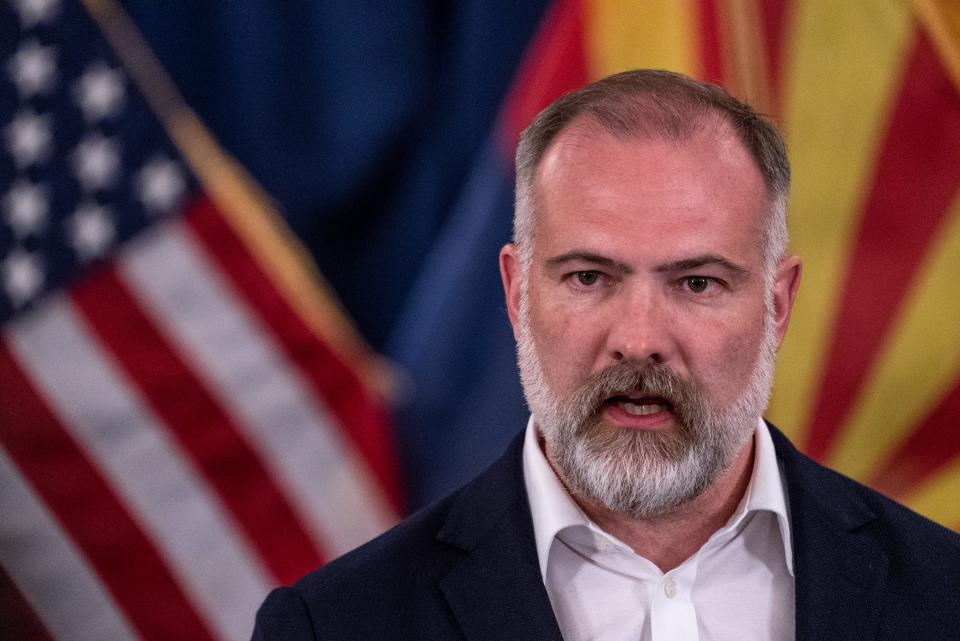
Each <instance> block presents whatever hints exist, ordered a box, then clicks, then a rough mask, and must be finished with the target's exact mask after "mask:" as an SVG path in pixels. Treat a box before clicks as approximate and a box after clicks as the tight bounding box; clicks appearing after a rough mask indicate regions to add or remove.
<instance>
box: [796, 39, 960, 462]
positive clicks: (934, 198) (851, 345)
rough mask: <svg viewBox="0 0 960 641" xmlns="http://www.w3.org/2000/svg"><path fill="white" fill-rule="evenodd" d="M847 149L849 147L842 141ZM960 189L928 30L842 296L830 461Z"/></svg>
mask: <svg viewBox="0 0 960 641" xmlns="http://www.w3.org/2000/svg"><path fill="white" fill-rule="evenodd" d="M832 143H833V144H843V143H842V141H832ZM958 186H960V98H958V96H957V93H956V90H955V89H954V87H953V85H952V83H951V80H950V77H949V76H948V75H947V73H946V72H945V70H944V69H943V67H942V65H941V62H940V59H939V57H938V56H937V53H936V51H935V50H934V48H933V45H932V44H931V43H930V41H929V40H928V39H927V38H926V37H925V35H923V34H922V33H921V34H920V35H919V36H918V38H917V41H916V44H915V47H914V50H913V52H912V54H911V57H910V61H909V65H908V67H907V74H906V76H905V79H904V83H903V86H902V87H901V91H900V95H899V97H898V99H897V105H896V108H895V111H894V113H893V118H892V121H891V123H890V127H889V129H888V131H887V137H886V140H885V141H884V143H883V147H882V149H881V152H880V155H879V157H878V161H877V168H876V172H875V176H874V180H873V188H872V191H871V192H870V194H869V199H868V200H867V203H866V207H865V210H864V213H863V218H862V220H861V223H860V229H859V232H858V236H857V238H856V240H855V241H854V244H853V252H852V255H851V263H850V268H849V270H848V273H847V275H846V282H845V283H844V286H843V288H842V290H841V292H842V294H841V299H840V306H839V308H838V315H837V319H836V326H835V329H834V335H833V339H832V344H831V346H830V350H829V351H828V352H827V353H826V354H825V355H824V357H826V358H829V362H828V364H827V367H826V368H825V375H824V378H823V380H822V382H821V387H820V392H819V397H818V398H817V399H816V405H815V410H814V413H813V421H812V423H811V430H810V437H809V442H808V443H807V444H806V450H807V452H808V453H809V454H810V455H811V456H813V457H815V458H823V457H824V456H825V455H826V454H827V453H828V451H829V449H830V447H831V445H832V444H833V443H834V440H835V438H836V436H837V432H838V431H839V429H840V426H841V425H843V424H844V421H845V419H846V417H847V414H848V412H849V411H850V406H851V403H852V402H853V400H854V399H855V398H856V396H857V393H858V392H859V390H860V387H861V385H862V383H863V379H864V376H865V375H866V373H867V372H868V371H869V369H870V365H871V363H872V361H873V358H874V356H875V354H876V353H877V350H878V349H879V348H880V346H881V344H882V342H883V340H884V338H885V336H886V334H887V330H888V329H889V325H890V320H891V318H893V316H894V313H895V311H896V310H897V308H898V306H899V305H900V303H901V301H902V300H903V297H904V295H905V294H906V292H907V291H908V289H909V287H910V285H911V281H912V279H913V276H914V273H915V271H916V269H917V266H918V264H919V263H920V261H921V260H922V258H923V256H924V252H925V251H926V250H927V247H928V245H929V243H930V240H931V238H932V237H933V236H934V234H935V232H936V230H937V228H938V225H939V223H940V221H941V219H942V218H943V216H944V214H945V212H946V211H947V209H948V207H949V205H950V203H951V201H952V199H953V197H954V194H955V193H956V191H957V188H958Z"/></svg>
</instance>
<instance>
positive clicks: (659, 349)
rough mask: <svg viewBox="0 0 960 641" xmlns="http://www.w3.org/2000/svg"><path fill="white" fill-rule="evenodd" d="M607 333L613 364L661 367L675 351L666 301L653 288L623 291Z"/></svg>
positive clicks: (608, 350) (608, 347)
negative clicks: (619, 362)
mask: <svg viewBox="0 0 960 641" xmlns="http://www.w3.org/2000/svg"><path fill="white" fill-rule="evenodd" d="M621 294H622V299H621V300H620V304H619V305H615V306H614V309H613V310H612V311H613V314H612V318H611V320H610V330H609V332H608V334H607V354H608V358H610V359H612V360H613V361H632V362H635V363H647V364H659V363H664V362H667V361H668V360H670V358H671V357H672V354H673V351H674V341H673V331H672V327H671V321H670V318H669V316H670V315H669V312H668V310H667V307H666V300H664V298H663V297H662V296H660V295H658V294H657V292H656V289H655V288H654V287H650V286H638V287H633V288H630V289H629V290H625V291H623V292H621Z"/></svg>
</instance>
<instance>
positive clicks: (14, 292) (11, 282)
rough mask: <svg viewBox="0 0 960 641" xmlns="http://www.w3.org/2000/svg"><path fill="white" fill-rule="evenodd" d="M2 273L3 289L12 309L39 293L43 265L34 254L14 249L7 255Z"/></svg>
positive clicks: (0, 267) (0, 268)
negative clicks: (12, 306)
mask: <svg viewBox="0 0 960 641" xmlns="http://www.w3.org/2000/svg"><path fill="white" fill-rule="evenodd" d="M0 272H2V278H3V288H4V290H6V292H7V297H8V298H9V299H10V301H11V302H12V303H13V305H14V307H20V306H21V305H23V304H24V303H26V302H27V301H29V300H30V299H31V298H33V297H34V296H36V295H37V294H38V293H39V292H40V288H41V287H42V286H43V280H44V278H45V274H44V271H43V263H42V262H41V261H40V259H39V257H37V256H36V255H35V254H28V253H27V252H25V251H23V250H22V249H19V248H17V249H14V250H13V251H12V252H10V253H9V254H8V255H7V258H6V260H4V261H3V265H0Z"/></svg>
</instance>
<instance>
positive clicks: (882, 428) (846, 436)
mask: <svg viewBox="0 0 960 641" xmlns="http://www.w3.org/2000/svg"><path fill="white" fill-rule="evenodd" d="M957 274H960V197H958V198H957V199H956V200H955V201H954V203H953V207H952V209H951V211H950V212H948V215H947V217H946V219H945V220H944V221H943V223H942V225H941V227H940V229H939V230H938V234H937V236H936V238H935V239H934V241H933V242H932V243H931V245H930V247H929V248H928V253H927V256H926V257H925V259H924V262H923V264H922V265H921V266H920V269H919V271H918V273H917V276H916V280H915V281H914V284H913V286H912V287H911V288H910V291H909V293H908V294H907V297H906V298H905V300H904V301H903V304H902V306H901V308H900V309H899V310H897V316H896V318H895V319H894V322H893V323H892V324H891V331H890V334H889V336H888V338H887V340H886V342H885V343H884V345H883V348H882V350H881V351H880V353H879V354H878V355H877V359H876V360H875V361H874V363H875V365H874V367H873V369H872V370H871V372H870V373H869V375H868V377H867V378H866V380H865V381H864V385H863V388H862V390H861V393H860V395H859V397H858V398H857V400H856V402H855V403H854V405H853V408H852V411H851V413H850V420H849V422H848V423H847V424H846V425H845V426H844V430H843V431H842V432H841V433H840V435H839V437H838V440H837V442H836V447H835V448H834V450H833V451H832V453H831V455H830V458H829V463H830V464H831V465H833V466H835V467H837V468H838V469H840V471H842V472H844V473H846V474H849V475H851V476H853V477H855V478H865V477H866V476H867V475H868V474H869V473H870V472H872V471H873V470H874V469H876V466H877V465H878V464H880V463H881V462H882V461H883V460H884V459H885V458H886V457H887V455H888V454H889V453H890V452H891V450H893V449H894V448H896V447H897V446H898V445H900V443H901V442H902V441H903V439H904V438H906V437H907V436H908V435H909V434H910V430H912V429H913V428H915V427H916V426H917V425H918V424H919V423H920V422H921V421H922V420H923V419H924V418H925V417H926V416H927V414H928V413H929V412H930V410H931V408H933V407H935V406H936V405H937V403H938V402H939V401H940V399H942V398H943V396H944V395H945V394H946V393H947V392H948V391H949V390H950V389H952V388H953V386H954V385H956V384H957V380H958V377H960V320H958V319H960V287H958V285H957ZM865 277H866V278H869V275H865ZM879 286H882V283H881V284H879ZM892 311H893V310H891V312H892ZM957 500H958V502H960V497H958V499H957Z"/></svg>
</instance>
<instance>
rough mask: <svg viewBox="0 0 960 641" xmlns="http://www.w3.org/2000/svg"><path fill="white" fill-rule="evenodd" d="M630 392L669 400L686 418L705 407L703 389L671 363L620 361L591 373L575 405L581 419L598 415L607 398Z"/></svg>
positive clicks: (578, 394)
mask: <svg viewBox="0 0 960 641" xmlns="http://www.w3.org/2000/svg"><path fill="white" fill-rule="evenodd" d="M628 393H632V394H642V395H644V396H659V397H661V398H663V399H664V400H666V401H668V402H669V403H670V404H671V405H672V407H673V411H674V413H676V414H677V415H678V417H679V418H681V419H683V418H684V414H685V413H686V412H689V411H691V410H699V409H700V408H703V407H704V406H705V399H704V398H703V393H702V392H701V391H700V389H699V388H698V387H697V386H696V385H694V384H693V383H690V382H688V381H685V380H683V379H682V378H680V377H679V376H678V375H677V374H675V373H674V372H673V370H671V369H670V368H669V367H668V366H666V365H663V364H660V363H655V364H653V365H640V364H637V363H633V362H629V361H620V362H617V363H614V364H613V365H609V366H607V367H605V368H604V369H602V370H600V371H599V372H596V373H595V374H593V375H591V376H590V377H589V378H588V379H587V380H586V382H585V383H584V384H583V385H582V386H581V387H580V389H579V390H577V392H576V393H575V394H574V396H573V399H572V401H573V402H572V406H573V407H577V408H580V410H581V412H582V416H581V418H583V419H585V418H587V417H589V416H591V415H593V414H598V413H599V412H600V411H601V409H602V406H603V404H604V403H605V402H606V401H607V399H609V398H611V397H613V396H622V395H626V394H628Z"/></svg>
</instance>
